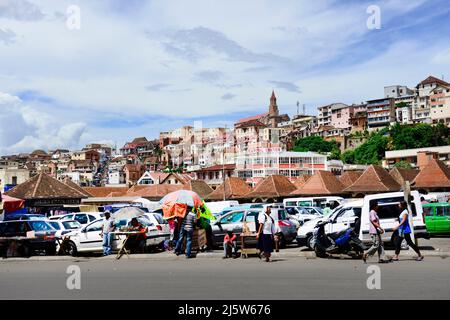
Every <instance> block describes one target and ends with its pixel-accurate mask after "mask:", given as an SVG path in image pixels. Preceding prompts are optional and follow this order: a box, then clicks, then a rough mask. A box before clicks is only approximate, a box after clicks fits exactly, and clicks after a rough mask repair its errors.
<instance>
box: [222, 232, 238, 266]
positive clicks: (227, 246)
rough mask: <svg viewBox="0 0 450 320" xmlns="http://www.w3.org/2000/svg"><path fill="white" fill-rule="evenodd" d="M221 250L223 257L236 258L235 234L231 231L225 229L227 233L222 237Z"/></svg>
mask: <svg viewBox="0 0 450 320" xmlns="http://www.w3.org/2000/svg"><path fill="white" fill-rule="evenodd" d="M223 251H224V254H225V255H224V257H223V259H226V258H231V257H232V258H233V259H236V258H237V241H236V235H235V234H233V233H232V232H231V231H227V234H226V235H225V237H224V238H223Z"/></svg>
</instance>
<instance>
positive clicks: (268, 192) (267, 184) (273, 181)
mask: <svg viewBox="0 0 450 320" xmlns="http://www.w3.org/2000/svg"><path fill="white" fill-rule="evenodd" d="M294 190H297V188H296V187H295V186H294V185H293V184H292V182H290V181H289V179H288V178H287V177H285V176H281V175H272V176H269V177H267V178H265V179H264V180H263V181H261V182H260V183H258V185H257V187H256V188H255V189H254V190H253V191H252V192H250V193H248V194H247V195H246V196H245V197H246V198H252V199H253V198H280V197H284V196H288V195H289V194H290V193H291V192H293V191H294Z"/></svg>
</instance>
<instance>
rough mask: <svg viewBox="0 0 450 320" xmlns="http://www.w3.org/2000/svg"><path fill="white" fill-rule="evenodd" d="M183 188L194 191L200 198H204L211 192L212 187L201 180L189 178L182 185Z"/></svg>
mask: <svg viewBox="0 0 450 320" xmlns="http://www.w3.org/2000/svg"><path fill="white" fill-rule="evenodd" d="M183 189H184V190H191V191H194V192H196V193H197V194H198V195H199V196H200V197H201V198H205V197H206V196H208V195H209V194H211V192H213V189H212V188H211V187H210V186H209V185H208V184H207V183H206V182H205V181H203V180H191V181H189V182H188V183H185V184H184V185H183Z"/></svg>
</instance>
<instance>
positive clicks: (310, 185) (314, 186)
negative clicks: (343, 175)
mask: <svg viewBox="0 0 450 320" xmlns="http://www.w3.org/2000/svg"><path fill="white" fill-rule="evenodd" d="M343 189H344V186H343V185H342V183H341V182H340V181H339V180H338V178H336V176H335V175H334V174H333V173H331V172H329V171H323V170H319V171H317V172H316V173H315V174H314V175H313V176H312V177H311V178H309V179H308V181H306V183H305V184H304V185H303V186H302V187H301V188H300V189H297V190H295V191H294V192H292V193H291V195H332V194H335V195H338V194H342V193H344V192H343Z"/></svg>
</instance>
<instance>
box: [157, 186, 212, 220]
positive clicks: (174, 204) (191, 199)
mask: <svg viewBox="0 0 450 320" xmlns="http://www.w3.org/2000/svg"><path fill="white" fill-rule="evenodd" d="M159 203H160V204H161V205H162V209H163V213H164V219H171V218H174V217H180V218H184V216H185V215H186V212H187V207H200V206H201V205H202V204H203V200H202V199H201V198H200V196H199V195H198V194H197V193H195V192H193V191H190V190H178V191H174V192H171V193H168V194H167V195H166V196H165V197H164V198H162V199H161V200H160V201H159Z"/></svg>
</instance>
